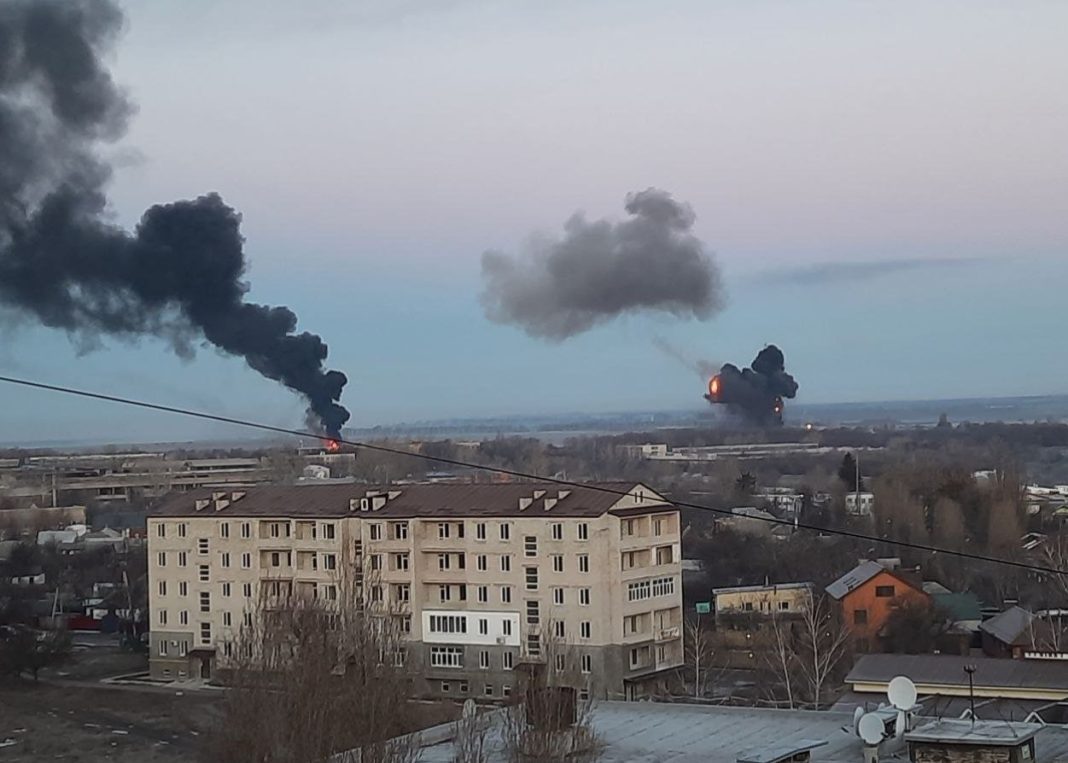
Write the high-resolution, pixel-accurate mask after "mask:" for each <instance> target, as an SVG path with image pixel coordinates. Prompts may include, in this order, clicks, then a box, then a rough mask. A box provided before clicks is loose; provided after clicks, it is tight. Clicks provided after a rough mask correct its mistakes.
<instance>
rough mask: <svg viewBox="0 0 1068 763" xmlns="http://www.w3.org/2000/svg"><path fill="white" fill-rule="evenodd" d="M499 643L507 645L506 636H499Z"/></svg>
mask: <svg viewBox="0 0 1068 763" xmlns="http://www.w3.org/2000/svg"><path fill="white" fill-rule="evenodd" d="M497 643H498V644H502V645H503V644H504V643H505V639H504V636H498V637H497Z"/></svg>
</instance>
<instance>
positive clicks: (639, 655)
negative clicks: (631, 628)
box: [630, 646, 649, 670]
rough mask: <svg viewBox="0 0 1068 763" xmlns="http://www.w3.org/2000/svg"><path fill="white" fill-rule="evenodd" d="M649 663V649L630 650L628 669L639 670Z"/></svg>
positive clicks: (645, 647)
mask: <svg viewBox="0 0 1068 763" xmlns="http://www.w3.org/2000/svg"><path fill="white" fill-rule="evenodd" d="M648 661H649V647H647V646H639V647H636V648H634V649H631V650H630V667H631V669H632V670H633V669H634V668H639V667H641V666H642V665H645V664H646V663H647V662H648Z"/></svg>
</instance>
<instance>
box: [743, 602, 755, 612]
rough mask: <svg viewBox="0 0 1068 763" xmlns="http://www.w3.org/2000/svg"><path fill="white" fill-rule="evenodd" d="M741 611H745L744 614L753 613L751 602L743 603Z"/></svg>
mask: <svg viewBox="0 0 1068 763" xmlns="http://www.w3.org/2000/svg"><path fill="white" fill-rule="evenodd" d="M742 609H743V610H745V611H746V612H752V611H753V602H751V601H747V602H744V603H743V604H742Z"/></svg>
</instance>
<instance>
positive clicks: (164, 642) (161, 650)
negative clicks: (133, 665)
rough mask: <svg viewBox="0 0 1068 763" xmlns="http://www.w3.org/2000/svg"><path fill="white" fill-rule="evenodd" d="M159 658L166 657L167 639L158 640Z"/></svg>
mask: <svg viewBox="0 0 1068 763" xmlns="http://www.w3.org/2000/svg"><path fill="white" fill-rule="evenodd" d="M159 656H160V657H166V656H167V639H160V640H159Z"/></svg>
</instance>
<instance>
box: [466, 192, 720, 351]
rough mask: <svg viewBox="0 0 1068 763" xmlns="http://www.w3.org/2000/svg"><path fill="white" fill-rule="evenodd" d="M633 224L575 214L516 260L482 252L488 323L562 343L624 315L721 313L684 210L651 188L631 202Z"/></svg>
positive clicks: (712, 274) (713, 276) (713, 280)
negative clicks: (560, 231) (642, 312)
mask: <svg viewBox="0 0 1068 763" xmlns="http://www.w3.org/2000/svg"><path fill="white" fill-rule="evenodd" d="M625 209H626V211H627V213H628V214H629V215H630V218H629V219H626V220H623V221H621V222H611V221H608V220H595V221H592V222H591V221H589V220H587V219H586V218H585V217H584V216H583V215H582V213H576V214H574V215H573V216H572V217H571V218H570V219H569V220H568V221H567V222H566V223H564V235H563V238H560V239H556V240H550V241H541V242H537V243H534V244H531V245H530V247H529V248H528V249H527V250H526V251H525V252H524V253H523V254H522V255H520V256H514V257H513V256H509V255H507V254H504V253H502V252H496V251H489V252H486V253H484V254H483V255H482V277H483V281H484V283H485V288H484V290H483V292H482V295H481V300H482V305H483V308H484V309H485V312H486V315H487V317H489V319H490V320H493V321H495V322H497V323H508V324H512V325H515V326H519V327H520V328H522V329H523V330H524V331H525V332H526V333H527V334H529V335H530V336H533V337H538V338H541V339H550V340H554V341H561V340H563V339H567V338H568V337H571V336H574V335H575V334H579V333H582V332H583V331H586V330H588V329H590V328H592V327H593V326H596V325H597V324H600V323H604V322H606V321H609V320H611V319H613V318H615V317H617V316H619V315H622V314H623V313H627V312H634V311H640V310H657V311H663V312H668V313H672V314H673V315H676V316H679V317H693V318H697V319H699V320H705V319H708V318H710V317H711V316H712V315H714V314H715V313H717V312H718V311H719V310H720V309H722V307H723V304H724V294H723V286H722V281H721V278H720V273H719V268H718V267H717V265H716V263H715V261H714V260H713V259H712V256H711V255H710V254H709V253H708V252H706V251H705V248H704V245H703V244H702V243H701V241H700V240H698V239H697V238H696V237H695V236H694V235H693V233H692V232H691V231H692V228H693V224H694V221H695V219H696V217H695V215H694V213H693V210H692V209H690V206H689V205H688V204H682V203H680V202H677V201H675V200H674V199H673V198H672V197H671V194H669V193H667V192H666V191H661V190H658V189H656V188H649V189H647V190H645V191H641V192H639V193H632V194H630V195H628V196H627V199H626V204H625Z"/></svg>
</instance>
